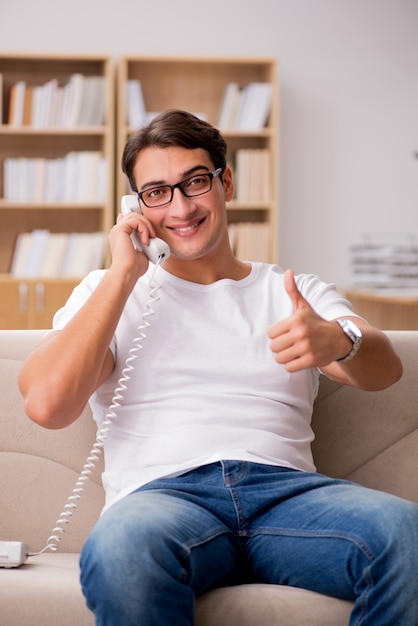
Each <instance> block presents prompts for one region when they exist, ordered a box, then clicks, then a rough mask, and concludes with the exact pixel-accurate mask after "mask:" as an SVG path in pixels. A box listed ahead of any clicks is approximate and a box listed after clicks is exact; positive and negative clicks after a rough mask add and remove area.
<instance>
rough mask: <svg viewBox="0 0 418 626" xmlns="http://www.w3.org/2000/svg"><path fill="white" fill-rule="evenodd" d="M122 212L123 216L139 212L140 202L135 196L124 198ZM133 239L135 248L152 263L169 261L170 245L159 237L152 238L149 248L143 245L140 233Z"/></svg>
mask: <svg viewBox="0 0 418 626" xmlns="http://www.w3.org/2000/svg"><path fill="white" fill-rule="evenodd" d="M121 211H122V214H123V215H128V213H138V212H139V206H138V200H137V199H136V198H135V196H122V200H121ZM131 239H132V243H133V244H134V247H135V248H136V249H137V250H141V251H142V252H143V253H144V254H145V255H146V256H147V257H148V259H149V260H150V261H151V263H154V264H157V263H158V261H159V259H161V258H162V259H168V257H169V256H170V248H169V247H168V244H167V243H166V242H165V241H163V240H162V239H159V238H158V237H151V238H150V240H149V244H148V245H147V246H145V245H144V244H143V243H142V241H141V235H140V234H139V233H138V232H134V233H132V235H131Z"/></svg>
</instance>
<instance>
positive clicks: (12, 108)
mask: <svg viewBox="0 0 418 626" xmlns="http://www.w3.org/2000/svg"><path fill="white" fill-rule="evenodd" d="M25 91H26V83H25V81H23V80H19V81H18V82H17V83H15V84H14V85H12V86H11V88H10V95H9V115H8V120H7V121H8V124H10V126H18V127H19V126H22V124H23V112H24V107H25Z"/></svg>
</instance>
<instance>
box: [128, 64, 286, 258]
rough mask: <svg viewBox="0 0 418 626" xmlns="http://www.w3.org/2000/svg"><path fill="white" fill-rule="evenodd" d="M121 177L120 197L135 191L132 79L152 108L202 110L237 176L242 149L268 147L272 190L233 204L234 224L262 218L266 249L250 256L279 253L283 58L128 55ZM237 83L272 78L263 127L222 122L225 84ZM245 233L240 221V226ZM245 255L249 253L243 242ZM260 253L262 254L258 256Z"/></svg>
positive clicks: (230, 215) (269, 187)
mask: <svg viewBox="0 0 418 626" xmlns="http://www.w3.org/2000/svg"><path fill="white" fill-rule="evenodd" d="M117 70H118V71H117V102H118V111H117V123H116V125H117V177H116V194H117V197H116V203H118V201H119V198H120V197H121V196H122V195H123V194H125V193H129V191H130V190H129V188H128V184H127V180H126V177H125V176H124V174H123V173H122V172H121V170H120V159H121V155H122V152H123V148H124V146H125V143H126V140H127V138H128V136H129V134H130V133H131V132H132V130H133V126H132V125H130V124H129V123H128V101H127V82H128V81H132V80H136V81H139V82H140V85H141V91H142V96H143V103H144V105H145V109H146V111H147V113H148V114H153V113H156V112H160V111H163V110H166V109H171V108H178V109H184V110H187V111H190V112H192V113H195V114H198V115H202V116H204V117H205V119H207V121H208V122H210V123H211V124H213V125H214V126H217V127H219V128H220V130H221V131H222V134H223V135H224V137H225V139H226V141H227V143H228V161H229V163H230V165H232V167H233V169H234V172H235V176H236V177H238V176H239V172H237V171H236V161H237V152H238V151H242V150H262V149H263V150H267V151H268V160H267V168H264V169H267V171H265V172H264V174H265V175H266V177H267V178H266V180H267V182H266V183H265V186H267V192H266V193H265V194H263V197H262V198H254V197H250V198H249V199H245V196H241V197H240V198H239V199H238V198H236V199H234V200H233V201H232V202H230V203H229V205H228V221H229V223H230V224H240V223H247V222H257V223H258V224H264V225H265V226H266V231H267V239H266V238H264V239H263V244H262V246H263V249H262V250H261V251H259V254H257V253H256V252H255V253H254V254H253V253H252V252H249V254H250V255H252V256H251V258H249V257H248V258H246V260H266V261H269V262H277V259H278V245H277V242H278V172H279V167H278V126H277V125H278V102H279V96H278V78H277V63H276V60H275V59H273V58H235V57H233V58H230V57H201V58H199V57H178V56H177V57H176V56H174V57H173V56H170V57H155V56H125V57H123V58H121V59H120V60H119V62H118V68H117ZM231 83H236V84H237V85H238V87H239V88H240V89H244V88H246V87H247V86H248V85H250V84H252V83H264V84H265V83H267V84H268V85H269V86H270V88H271V102H270V106H269V112H268V115H267V119H266V123H265V124H264V125H263V126H262V127H261V128H256V129H250V130H248V129H247V130H242V129H240V128H236V127H230V128H222V127H220V125H219V121H220V115H221V109H222V102H223V99H224V94H225V90H226V88H227V86H228V85H230V84H231ZM237 230H238V237H239V227H238V229H237ZM240 250H242V252H241V253H240V254H239V256H241V255H242V256H245V257H246V250H245V249H243V246H241V247H240ZM257 257H259V258H257Z"/></svg>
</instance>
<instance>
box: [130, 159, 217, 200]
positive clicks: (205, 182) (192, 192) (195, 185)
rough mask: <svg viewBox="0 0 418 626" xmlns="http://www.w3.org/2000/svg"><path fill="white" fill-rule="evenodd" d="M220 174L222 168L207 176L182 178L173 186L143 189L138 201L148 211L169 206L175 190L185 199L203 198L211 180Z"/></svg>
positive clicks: (210, 184)
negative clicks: (140, 201)
mask: <svg viewBox="0 0 418 626" xmlns="http://www.w3.org/2000/svg"><path fill="white" fill-rule="evenodd" d="M221 172H222V168H221V167H218V169H216V170H214V171H213V172H208V173H207V174H206V173H205V174H194V176H189V177H188V178H183V180H181V181H180V182H178V183H176V184H175V185H162V186H161V187H150V189H145V191H140V192H139V193H138V200H142V202H143V203H144V204H145V206H147V207H148V208H149V209H154V208H156V207H159V206H164V205H165V204H170V202H171V201H172V199H173V194H174V190H175V189H176V188H178V189H180V191H181V193H182V194H183V196H186V198H194V197H195V196H203V194H205V193H208V192H209V191H210V190H211V189H212V181H213V179H214V178H216V176H219V174H220V173H221Z"/></svg>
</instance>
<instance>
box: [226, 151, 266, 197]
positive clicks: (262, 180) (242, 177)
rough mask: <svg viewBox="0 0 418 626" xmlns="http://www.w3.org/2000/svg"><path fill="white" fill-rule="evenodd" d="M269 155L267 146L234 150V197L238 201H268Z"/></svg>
mask: <svg viewBox="0 0 418 626" xmlns="http://www.w3.org/2000/svg"><path fill="white" fill-rule="evenodd" d="M270 167H271V155H270V150H268V149H267V148H259V149H240V150H237V151H236V152H235V167H234V171H235V198H236V200H238V201H240V202H269V200H270V197H271V195H270Z"/></svg>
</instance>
